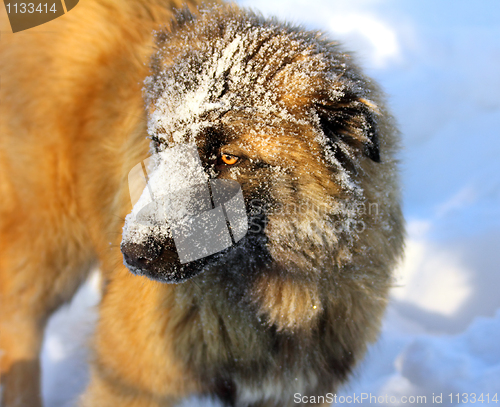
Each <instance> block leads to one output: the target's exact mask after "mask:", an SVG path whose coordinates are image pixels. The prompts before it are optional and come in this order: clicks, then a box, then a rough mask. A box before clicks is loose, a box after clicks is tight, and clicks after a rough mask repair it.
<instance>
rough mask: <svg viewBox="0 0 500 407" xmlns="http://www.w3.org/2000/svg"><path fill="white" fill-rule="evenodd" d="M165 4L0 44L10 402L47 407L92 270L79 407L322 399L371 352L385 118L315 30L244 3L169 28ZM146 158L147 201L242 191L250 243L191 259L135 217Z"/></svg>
mask: <svg viewBox="0 0 500 407" xmlns="http://www.w3.org/2000/svg"><path fill="white" fill-rule="evenodd" d="M160 3H161V2H160V1H154V0H151V1H138V2H137V1H136V2H134V1H125V2H123V3H120V5H119V6H118V5H117V4H115V2H113V1H111V0H100V1H97V0H95V1H91V0H87V2H82V4H81V5H79V6H78V7H77V8H75V10H74V11H72V12H71V13H69V14H68V15H67V16H66V17H65V19H63V18H60V19H59V20H61V21H57V20H56V21H54V22H53V23H50V25H49V24H48V25H46V26H44V27H43V28H45V29H46V30H47V31H48V32H46V33H45V32H43V30H42V28H40V29H38V30H37V31H36V33H35V34H31V35H24V36H23V35H21V34H14V35H13V36H11V38H5V39H4V38H3V37H2V43H1V46H2V49H1V50H0V52H1V53H2V60H1V61H2V62H1V75H2V76H1V80H2V90H1V91H2V94H1V101H0V102H1V103H2V105H1V106H2V120H1V137H2V138H1V150H0V154H1V156H0V159H1V161H0V165H1V169H2V171H1V173H0V190H1V191H2V196H3V198H2V201H1V206H0V216H1V217H0V232H1V234H0V236H1V242H0V243H1V247H2V249H3V250H2V252H3V254H2V256H0V307H1V308H0V310H1V311H0V329H1V331H0V349H2V350H3V352H4V355H3V358H2V360H1V364H0V372H1V374H2V383H3V385H4V405H5V406H7V407H12V406H28V405H29V406H36V405H38V404H39V398H38V395H37V390H36V389H37V388H36V385H35V384H34V383H36V381H37V380H38V377H37V376H38V370H39V368H38V361H37V355H38V352H39V349H40V341H41V337H42V333H43V327H44V324H45V322H46V320H47V318H48V316H49V315H50V313H51V312H52V311H53V310H54V309H55V308H56V307H57V306H59V305H60V304H61V302H63V301H65V300H68V299H69V298H71V296H72V294H73V293H74V291H75V289H76V288H77V286H78V284H79V283H80V282H81V281H82V279H83V278H84V277H85V275H86V273H87V271H88V269H89V268H90V266H91V265H92V264H94V263H96V262H98V263H99V265H100V267H101V269H102V270H103V275H104V277H105V284H104V292H103V299H102V303H101V305H100V319H99V323H98V328H97V332H96V335H95V338H94V341H93V347H94V357H93V363H92V375H91V381H90V384H89V387H88V389H87V391H86V392H85V394H84V395H83V396H82V398H81V405H82V406H85V407H101V406H102V407H108V406H109V407H115V406H138V407H139V406H163V407H165V406H173V405H174V404H175V403H176V402H177V401H179V400H181V399H182V398H183V397H186V396H188V395H192V394H198V395H207V396H213V397H217V398H219V399H220V400H222V401H223V402H225V403H226V404H227V405H229V406H254V407H256V406H289V405H294V404H299V405H300V404H301V403H303V404H312V405H314V404H316V405H322V404H325V403H327V402H328V401H329V400H328V398H326V395H327V394H328V393H331V392H334V391H335V390H336V388H337V387H338V385H339V384H340V383H342V382H343V381H345V380H346V378H347V377H348V375H349V373H350V372H351V370H352V368H353V366H354V365H355V364H356V362H357V361H358V360H360V358H361V357H362V356H363V354H364V352H365V350H366V346H367V344H368V343H369V342H371V341H373V340H374V339H375V338H376V336H377V332H378V330H379V326H380V320H381V317H382V314H383V311H384V308H385V306H386V302H387V291H388V288H389V287H390V284H391V271H392V269H393V268H394V266H395V263H396V262H397V261H398V259H399V257H400V256H401V253H402V246H403V234H404V232H403V219H402V215H401V210H400V206H399V201H400V197H399V189H398V179H397V178H398V177H397V167H396V162H395V159H394V154H395V150H396V149H397V132H396V131H395V129H394V126H393V124H392V120H391V117H390V115H389V114H388V113H387V111H386V110H385V108H384V106H383V101H382V97H381V93H380V91H379V90H378V89H377V88H376V86H375V85H374V84H373V83H372V82H371V81H370V80H369V79H368V78H366V77H365V76H363V75H362V74H361V73H360V71H359V69H358V68H357V67H356V66H355V65H354V64H353V62H352V61H351V59H350V57H349V56H348V55H347V54H345V53H343V52H342V51H341V50H340V48H339V46H338V45H337V44H336V43H332V42H328V40H327V39H324V38H323V37H322V36H321V35H320V34H318V33H315V32H305V31H304V30H301V29H298V28H295V27H292V26H288V25H286V24H282V23H280V22H277V21H275V20H267V19H264V18H262V17H260V16H257V15H255V14H253V13H250V12H247V11H242V10H239V9H237V8H235V7H232V6H220V7H216V8H214V9H212V10H210V11H205V12H202V13H201V14H199V15H195V14H192V13H191V12H189V11H188V10H187V9H185V10H184V11H183V12H181V13H179V14H177V15H176V17H175V18H174V19H173V20H172V19H171V18H172V15H171V11H170V8H169V7H167V4H164V5H161V4H160ZM160 23H163V24H166V26H165V28H162V29H160V30H159V31H158V32H157V33H156V50H153V48H152V44H153V43H152V41H153V39H152V36H151V30H152V29H153V28H154V27H157V26H158V25H159V24H160ZM49 30H50V31H49ZM63 34H64V35H63ZM21 46H23V47H24V48H21ZM149 58H151V64H150V67H151V68H150V70H149V68H148V67H147V66H145V65H144V62H145V61H147V60H148V59H149ZM143 83H144V84H145V88H144V90H143V93H144V97H145V107H144V102H143V99H142V98H141V87H142V86H143V85H142V84H143ZM148 138H149V139H150V140H148ZM186 145H190V146H196V148H195V151H196V150H197V153H198V157H194V156H193V157H191V156H189V157H188V156H185V154H186V151H187V150H185V149H183V146H186ZM148 148H149V152H150V153H152V154H153V155H154V157H155V159H154V164H153V165H152V166H151V167H150V168H149V171H150V173H149V179H147V181H148V183H149V184H148V187H147V188H150V193H151V194H152V192H151V186H152V185H154V186H155V188H156V190H155V191H154V192H155V194H157V193H158V192H160V193H161V194H163V196H167V197H168V196H172V195H175V194H176V193H177V195H175V196H177V197H178V198H179V200H178V202H182V200H183V199H185V196H183V195H182V194H181V195H179V191H181V192H182V193H184V192H185V193H187V194H188V195H189V191H190V190H192V188H191V187H192V186H193V185H194V184H192V183H190V181H189V180H190V179H192V178H193V177H194V175H193V174H195V173H196V171H198V172H199V174H198V173H196V174H198V175H200V177H201V178H199V179H203V180H207V181H210V182H213V181H217V180H219V181H222V180H227V181H229V180H232V181H235V182H237V184H238V185H239V186H240V187H241V191H242V193H243V199H244V205H245V207H246V210H247V219H248V231H247V233H246V234H245V235H244V236H243V237H241V238H238V239H236V238H235V230H236V229H234V225H233V224H230V225H229V230H230V231H231V244H230V247H227V248H225V249H223V250H220V251H218V252H216V253H208V254H207V255H205V256H202V257H201V258H196V259H194V260H193V261H188V262H186V261H182V259H181V256H180V254H179V247H178V246H177V245H178V241H177V240H175V231H174V229H173V226H172V224H169V223H168V222H166V221H164V219H163V218H162V217H161V216H160V215H159V213H156V212H159V209H158V208H159V207H155V206H153V207H152V208H153V210H152V211H151V210H150V212H149V215H148V216H150V217H151V216H152V217H153V218H154V220H155V221H154V222H143V221H141V218H140V216H139V212H140V211H141V210H142V209H143V208H144V205H145V201H144V199H145V198H144V196H146V195H145V194H146V193H147V191H146V190H145V192H144V193H143V195H142V196H141V198H140V199H139V201H138V202H137V203H136V205H135V206H134V208H133V209H132V210H131V205H130V198H129V188H128V183H127V175H128V173H129V171H130V169H131V168H132V167H133V166H134V165H136V164H137V163H140V162H141V160H142V159H144V158H145V157H146V156H147V153H148ZM190 151H192V150H190ZM169 160H170V161H169ZM196 163H198V164H199V165H198V166H197V164H196ZM166 168H169V170H168V171H166V170H165V169H166ZM155 180H156V181H155ZM158 180H160V181H158ZM155 182H156V184H155ZM211 185H215V184H211ZM147 188H146V189H147ZM182 188H184V189H182ZM213 193H214V191H213V189H212V194H213ZM169 202H170V203H171V204H172V203H173V204H174V205H175V203H176V201H175V200H173V201H172V200H171V201H169ZM155 208H156V209H155ZM127 214H128V215H127ZM226 215H227V214H226ZM125 217H126V219H125ZM149 220H151V219H149ZM122 227H123V230H122ZM214 239H215V237H214ZM26 389H30V391H26Z"/></svg>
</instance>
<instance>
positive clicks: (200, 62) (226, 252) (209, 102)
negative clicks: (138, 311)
mask: <svg viewBox="0 0 500 407" xmlns="http://www.w3.org/2000/svg"><path fill="white" fill-rule="evenodd" d="M173 32H174V33H173V34H170V33H168V32H167V31H162V32H160V33H158V34H157V39H158V41H157V46H158V51H157V53H156V54H155V55H154V58H153V61H152V75H151V76H150V77H149V78H147V80H146V87H145V97H146V103H147V109H148V132H149V135H150V137H151V139H152V153H153V155H154V158H153V162H152V164H150V167H149V169H147V171H148V172H149V175H148V182H149V183H148V187H147V188H145V189H144V192H143V194H142V196H141V198H140V199H139V201H138V202H137V203H136V205H135V206H134V210H133V211H132V213H131V214H129V215H128V216H127V219H126V223H125V227H124V231H123V241H122V252H123V255H124V259H125V264H126V265H127V266H128V267H129V268H130V270H132V271H133V272H136V273H138V274H144V275H147V276H148V277H150V278H154V279H157V280H160V281H165V282H181V281H184V280H186V279H188V278H191V277H193V276H195V275H196V274H198V273H200V272H201V271H203V270H204V269H205V268H206V267H213V266H217V265H218V266H220V267H225V268H226V269H238V270H241V269H242V268H241V267H244V268H245V269H246V270H250V269H255V268H261V267H266V268H268V269H280V270H286V271H287V272H294V271H296V272H299V273H304V272H307V273H315V272H316V271H318V270H321V268H322V267H324V264H332V262H333V263H335V262H337V263H342V262H344V261H348V259H349V257H350V253H349V252H350V248H351V247H352V242H353V241H355V240H356V239H357V234H359V233H362V232H363V231H362V230H361V229H362V228H361V226H360V225H359V224H357V223H356V222H357V221H358V220H359V216H358V213H357V211H356V207H355V205H356V204H359V203H360V202H363V201H364V200H365V199H366V196H365V195H366V194H365V190H364V186H365V180H364V179H365V178H369V177H370V173H371V172H373V168H374V166H377V165H379V164H378V163H379V162H380V160H381V155H382V157H383V152H382V154H381V151H380V140H379V128H378V117H379V115H380V112H379V110H378V107H377V106H378V100H377V99H376V97H375V96H374V94H373V88H372V85H371V84H370V82H369V80H367V79H366V78H365V77H363V76H362V75H361V74H360V73H359V72H358V70H357V69H356V68H355V67H353V64H352V63H351V61H350V60H349V57H348V56H347V55H346V54H344V53H342V52H341V51H340V50H339V49H338V45H337V44H335V43H331V42H328V41H327V40H325V39H323V37H322V36H321V35H320V34H318V33H316V32H305V31H303V30H299V29H296V28H293V27H290V26H288V25H284V24H281V23H278V22H276V21H274V20H265V19H263V18H261V17H259V16H256V15H254V14H252V13H247V12H243V11H240V10H236V9H235V8H232V7H229V6H228V7H222V8H218V9H216V10H214V11H211V12H208V13H205V14H202V15H201V16H199V17H197V18H195V17H193V16H192V15H190V14H189V13H183V14H182V15H181V16H180V17H179V18H178V21H177V22H176V23H174V30H173ZM193 146H195V147H194V148H193ZM210 180H212V181H213V180H232V181H235V182H236V183H237V184H236V183H234V184H233V187H234V186H235V189H234V191H233V192H234V194H230V195H231V196H229V197H228V199H230V198H231V197H232V196H236V194H237V192H238V185H239V187H240V188H241V191H242V195H243V201H242V202H244V203H243V205H244V207H245V208H246V217H245V222H246V223H245V229H248V231H247V233H246V234H244V237H241V236H240V238H239V239H236V238H235V236H234V234H235V229H234V225H233V224H231V222H230V221H229V220H228V218H227V216H228V214H227V208H225V209H226V212H224V208H222V209H221V210H222V211H223V215H225V217H226V220H227V223H225V224H224V227H226V228H228V231H229V235H228V236H229V239H230V240H229V245H226V247H225V248H223V249H222V250H219V251H217V252H211V251H210V250H208V251H205V252H203V247H201V246H203V244H202V243H200V242H202V241H206V244H207V245H208V244H210V243H211V240H212V239H213V240H214V241H215V240H217V239H219V238H220V233H225V232H220V230H219V229H214V230H216V231H219V232H220V233H219V232H213V235H212V238H211V237H210V234H207V235H206V236H205V237H203V239H201V240H199V241H198V243H197V244H196V245H194V246H191V247H190V250H191V251H194V252H196V251H197V250H198V249H200V250H199V253H205V254H206V255H204V256H201V257H200V256H197V255H196V253H195V255H194V256H192V257H191V258H192V259H193V260H192V261H188V262H185V261H182V255H181V254H180V253H179V247H176V246H179V244H178V243H179V240H176V237H177V236H179V234H182V233H181V232H180V231H182V230H183V229H182V228H178V227H177V226H173V225H174V224H175V219H181V218H182V216H181V215H182V214H184V215H185V216H184V219H187V218H190V219H191V220H192V218H193V216H194V215H196V214H199V213H201V212H203V211H207V213H208V212H209V211H211V210H212V211H213V210H215V209H216V208H217V205H216V204H214V202H213V199H214V191H213V187H211V186H210V185H211V184H210V182H209V181H210ZM153 189H154V191H153ZM203 191H205V192H203ZM207 191H208V192H207ZM206 193H208V194H209V195H210V194H211V198H210V197H209V198H208V201H207V199H206V195H204V194H206ZM201 196H205V198H203V199H202V198H200V197H201ZM148 197H149V198H148ZM159 197H160V198H159ZM202 200H204V202H205V203H206V205H208V206H205V207H203V205H205V204H200V202H201V201H202ZM211 201H212V202H211ZM158 202H159V203H158ZM207 202H208V203H207ZM210 202H211V203H212V205H210ZM147 205H149V206H148V209H147V210H144V208H145V207H146V206H147ZM200 205H201V206H200ZM222 206H223V205H222ZM179 208H181V209H179ZM186 208H188V209H186ZM141 211H142V212H141ZM165 211H166V212H168V213H167V215H165ZM179 211H180V212H182V213H181V214H180V215H179ZM183 211H184V212H183ZM160 213H162V215H161V214H160ZM214 216H215V215H214ZM141 217H142V218H141ZM145 218H146V220H148V222H144V219H145ZM174 218H175V219H174ZM141 219H142V220H141ZM152 220H153V221H152ZM207 222H208V221H207ZM207 222H205V225H209V223H210V222H208V223H207ZM210 227H213V226H210ZM207 228H209V226H207ZM207 230H208V229H207ZM203 233H204V232H203ZM226 240H227V239H226ZM200 245H201V246H200ZM212 251H213V250H212Z"/></svg>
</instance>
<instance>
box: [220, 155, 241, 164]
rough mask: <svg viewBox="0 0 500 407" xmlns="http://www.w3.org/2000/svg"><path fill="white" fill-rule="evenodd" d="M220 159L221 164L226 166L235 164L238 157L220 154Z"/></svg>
mask: <svg viewBox="0 0 500 407" xmlns="http://www.w3.org/2000/svg"><path fill="white" fill-rule="evenodd" d="M220 158H221V160H222V162H223V163H224V164H227V165H233V164H236V163H237V162H238V160H239V157H236V156H234V155H230V154H222V155H221V157H220Z"/></svg>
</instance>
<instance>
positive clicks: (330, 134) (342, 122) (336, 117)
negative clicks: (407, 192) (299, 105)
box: [316, 88, 380, 163]
mask: <svg viewBox="0 0 500 407" xmlns="http://www.w3.org/2000/svg"><path fill="white" fill-rule="evenodd" d="M332 95H333V96H332ZM319 100H320V101H319V102H317V103H316V111H317V113H318V117H319V124H320V126H321V130H322V131H323V132H324V134H325V136H326V137H327V139H328V140H329V141H330V143H331V147H332V149H333V152H334V154H335V156H336V157H337V158H338V159H339V160H340V161H341V162H345V161H346V159H347V160H348V161H349V162H351V163H352V160H353V159H354V157H355V156H356V155H359V154H360V153H361V154H364V155H365V156H366V157H368V158H370V159H371V160H373V161H375V162H380V147H379V139H378V128H377V116H378V115H379V114H380V112H379V110H378V108H377V106H376V104H375V103H372V102H370V101H369V100H367V99H365V98H363V97H360V96H358V95H356V94H355V93H354V92H352V91H349V89H346V88H344V89H342V88H341V89H339V90H335V91H334V92H332V93H330V95H328V96H327V97H322V98H320V99H319Z"/></svg>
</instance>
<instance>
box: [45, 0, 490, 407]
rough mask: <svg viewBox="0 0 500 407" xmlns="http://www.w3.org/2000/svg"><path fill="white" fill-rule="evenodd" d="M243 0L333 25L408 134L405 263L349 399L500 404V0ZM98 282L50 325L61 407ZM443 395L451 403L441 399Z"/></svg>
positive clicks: (48, 388)
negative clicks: (466, 397)
mask: <svg viewBox="0 0 500 407" xmlns="http://www.w3.org/2000/svg"><path fill="white" fill-rule="evenodd" d="M239 3H240V4H241V5H244V6H250V7H253V8H255V9H256V10H260V11H262V12H263V13H264V14H266V15H277V16H279V17H282V18H286V19H288V20H290V21H293V22H297V23H301V24H303V25H304V26H305V27H306V28H311V29H322V30H325V31H327V32H329V33H331V36H332V38H339V39H341V40H342V41H343V42H344V44H346V45H347V48H348V49H351V50H354V51H357V55H358V59H359V60H360V61H361V64H362V65H363V66H364V67H365V69H366V71H367V72H368V73H369V74H370V75H371V76H373V77H374V78H375V79H376V80H378V81H379V82H380V84H381V85H382V87H383V88H384V89H385V90H386V92H387V93H388V96H389V101H390V104H391V106H392V110H393V112H394V114H395V116H396V117H397V119H398V121H399V123H400V127H401V130H402V133H403V143H404V151H403V153H402V155H401V158H402V169H403V176H402V178H403V183H404V202H405V214H406V217H407V220H408V232H409V233H408V243H407V251H406V252H407V254H406V260H405V262H404V264H403V265H402V266H401V268H400V270H399V272H398V275H399V286H398V287H397V288H395V289H394V290H393V294H392V302H391V304H390V306H389V309H388V312H387V315H386V318H385V321H384V326H383V330H382V335H381V337H380V340H379V341H378V342H377V343H376V344H374V345H373V346H372V347H371V348H370V351H369V355H368V357H367V358H366V360H365V361H364V363H363V364H362V365H361V366H360V367H359V369H358V370H357V373H356V375H355V377H354V378H353V380H352V381H351V382H350V383H349V384H348V385H347V386H346V387H345V388H344V389H343V391H342V392H341V393H340V394H339V398H338V399H337V401H338V402H341V401H344V402H346V403H347V401H348V400H350V399H341V398H340V396H344V397H347V396H354V395H356V396H358V399H353V400H351V401H352V402H356V401H357V400H359V401H361V400H360V398H359V397H360V395H361V393H364V394H367V395H368V396H376V397H378V396H381V397H382V398H383V399H384V400H383V402H380V401H381V400H382V398H380V400H377V404H384V405H399V404H416V403H417V401H420V404H423V403H422V399H420V400H417V399H415V400H414V403H411V401H412V399H411V396H414V397H417V396H426V398H427V399H426V404H429V405H434V404H442V405H443V406H445V405H446V406H450V405H457V404H458V402H457V398H456V393H460V394H461V400H460V401H461V403H460V404H461V405H462V404H464V403H463V402H464V401H465V397H464V396H463V395H462V393H468V394H469V399H471V396H470V393H476V403H473V402H472V400H470V401H469V403H468V404H470V405H472V404H486V401H487V399H486V394H487V393H489V397H490V404H493V405H494V404H498V402H497V403H495V402H494V401H493V400H492V398H493V396H494V394H495V393H496V392H499V393H500V295H498V291H499V289H498V287H499V286H500V267H499V264H500V244H499V243H500V227H499V226H500V160H499V153H500V134H499V130H498V129H499V128H500V97H499V92H500V2H498V0H480V1H476V2H472V1H471V0H439V1H436V0H419V1H413V0H349V1H343V0H307V1H306V0H286V1H285V0H276V1H273V2H271V1H269V0H241V1H240V2H239ZM97 285H98V279H97V278H96V277H95V276H94V277H93V278H92V279H91V281H90V282H89V283H88V284H87V285H86V286H84V287H83V288H82V289H81V290H80V291H79V293H78V295H77V296H76V297H75V299H74V300H73V302H72V303H71V304H70V305H69V306H68V307H65V308H63V309H61V310H60V311H59V312H58V313H57V314H56V315H55V316H54V317H53V318H52V320H51V321H50V324H49V327H48V329H47V335H46V340H45V344H44V349H43V375H44V380H43V394H44V398H45V401H46V405H47V406H48V407H62V406H71V405H72V403H71V400H72V399H73V398H74V397H75V395H76V394H77V393H78V392H79V391H80V390H81V389H82V388H83V387H84V385H85V381H86V380H87V368H86V358H87V351H86V341H87V340H88V337H89V334H90V333H91V331H92V328H93V325H94V322H95V319H96V313H95V308H94V306H95V304H96V303H97V302H98V295H97V289H96V287H97ZM450 393H452V394H453V397H454V398H453V400H452V401H451V400H450V397H449V394H450ZM481 393H482V394H483V400H484V401H483V402H481V401H480V399H479V397H480V394H481ZM441 394H442V403H439V401H440V399H439V398H436V399H434V401H433V396H434V397H436V396H439V395H441ZM405 397H406V398H405ZM498 397H500V395H498V396H497V399H498ZM477 399H479V400H477ZM371 400H372V402H371V404H374V399H373V398H372V399H371ZM369 401H370V400H369V399H368V400H364V402H365V403H368V402H369ZM405 401H406V403H405ZM465 404H467V403H465ZM183 406H186V407H187V406H200V407H201V406H204V407H206V406H215V404H213V403H211V402H209V401H200V400H189V401H187V402H186V403H184V404H183Z"/></svg>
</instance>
